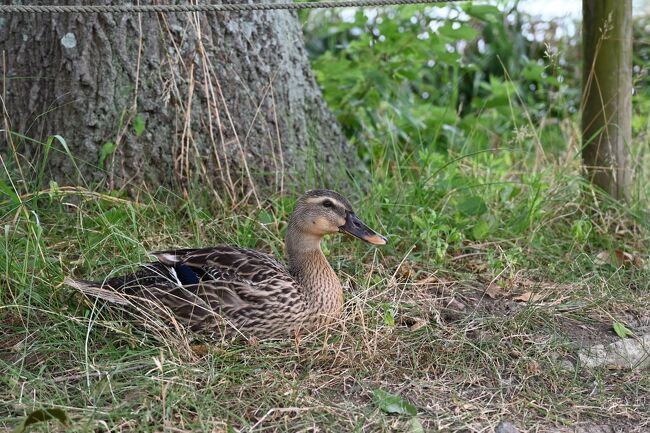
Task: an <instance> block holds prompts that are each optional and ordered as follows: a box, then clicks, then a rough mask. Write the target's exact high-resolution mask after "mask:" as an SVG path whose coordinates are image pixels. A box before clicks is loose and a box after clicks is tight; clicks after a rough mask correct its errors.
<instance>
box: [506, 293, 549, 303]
mask: <svg viewBox="0 0 650 433" xmlns="http://www.w3.org/2000/svg"><path fill="white" fill-rule="evenodd" d="M544 298H545V296H544V295H542V294H540V293H533V292H525V293H522V294H521V295H519V296H515V297H514V298H512V300H513V301H520V302H538V301H541V300H543V299H544Z"/></svg>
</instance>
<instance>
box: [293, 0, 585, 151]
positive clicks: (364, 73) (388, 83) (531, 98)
mask: <svg viewBox="0 0 650 433" xmlns="http://www.w3.org/2000/svg"><path fill="white" fill-rule="evenodd" d="M513 17H514V18H513ZM323 21H325V22H327V25H323V24H322V23H323ZM523 22H524V17H522V16H521V14H518V13H517V12H516V10H515V11H509V12H506V11H504V10H501V9H499V8H497V7H495V6H490V5H472V4H465V5H450V6H445V7H444V8H443V7H437V6H431V7H417V6H413V7H402V8H399V9H385V10H381V11H374V10H373V11H366V12H365V13H364V12H363V11H357V13H356V14H355V15H354V17H353V19H352V18H351V17H343V16H341V15H337V14H336V13H332V12H314V13H312V14H311V15H310V16H309V19H308V20H307V21H306V28H307V36H308V37H307V44H308V47H309V49H310V53H311V54H312V56H314V68H315V70H316V76H317V79H318V81H319V83H320V84H321V86H322V87H323V89H324V95H325V97H326V98H327V101H328V103H329V104H330V106H331V107H332V108H333V109H334V111H335V112H336V113H337V116H338V118H339V121H340V122H341V124H342V125H343V127H344V129H345V132H346V133H347V135H348V137H349V138H350V139H351V140H353V141H354V142H356V143H357V144H358V146H359V151H360V153H361V155H362V156H364V157H365V158H366V159H368V160H370V159H372V155H373V153H374V150H373V147H374V146H376V145H381V144H382V143H384V142H385V141H386V139H387V137H391V138H392V139H393V140H395V141H397V143H398V145H399V147H400V148H401V149H402V148H403V149H406V150H414V149H416V148H420V147H423V148H433V149H435V150H438V151H446V150H448V149H454V150H456V151H461V150H462V151H464V152H467V151H474V150H478V149H487V148H491V147H494V146H502V145H509V144H510V142H511V141H513V140H515V139H516V137H517V134H518V128H520V127H522V126H525V124H526V119H530V120H531V121H532V122H534V124H535V125H539V124H541V123H542V121H543V120H544V119H547V118H549V117H553V118H571V117H573V116H574V113H575V112H576V110H577V106H578V95H579V92H578V89H579V86H575V84H576V77H575V70H573V69H571V68H570V67H568V66H566V65H567V62H566V61H565V59H564V58H563V57H560V56H559V55H557V54H554V53H557V52H559V50H560V49H564V48H565V47H568V48H569V49H570V50H571V52H570V53H566V54H567V55H572V54H573V52H574V51H575V47H574V46H572V45H570V43H569V42H568V41H567V40H565V39H559V38H555V39H552V40H551V41H550V43H551V44H554V45H553V47H548V50H547V47H543V48H542V46H541V44H540V43H538V42H536V41H535V40H534V39H533V40H530V39H529V38H527V37H525V36H524V35H523V30H524V24H523ZM528 31H534V32H540V30H537V29H528ZM563 65H564V66H563ZM511 77H516V80H514V81H513V80H512V79H511ZM522 121H523V124H522ZM540 133H541V134H556V135H557V134H558V133H559V126H558V125H557V124H554V123H553V122H550V123H548V124H547V125H545V126H544V128H543V130H542V131H540ZM520 144H522V145H524V150H530V148H531V147H530V146H532V145H533V144H534V141H533V140H527V142H526V143H520Z"/></svg>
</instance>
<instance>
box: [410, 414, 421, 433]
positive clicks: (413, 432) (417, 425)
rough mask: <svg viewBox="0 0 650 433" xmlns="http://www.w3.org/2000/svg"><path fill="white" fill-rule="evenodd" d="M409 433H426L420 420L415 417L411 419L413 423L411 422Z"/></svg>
mask: <svg viewBox="0 0 650 433" xmlns="http://www.w3.org/2000/svg"><path fill="white" fill-rule="evenodd" d="M408 431H409V433H424V427H422V423H421V422H420V420H419V419H417V418H415V417H414V418H411V422H409V430H408Z"/></svg>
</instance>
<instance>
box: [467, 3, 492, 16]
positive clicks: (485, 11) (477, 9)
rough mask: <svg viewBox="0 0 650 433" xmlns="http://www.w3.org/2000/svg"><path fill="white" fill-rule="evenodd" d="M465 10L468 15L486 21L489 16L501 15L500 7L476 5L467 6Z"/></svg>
mask: <svg viewBox="0 0 650 433" xmlns="http://www.w3.org/2000/svg"><path fill="white" fill-rule="evenodd" d="M463 9H464V10H465V12H466V13H467V15H469V16H471V17H474V18H478V19H482V20H484V19H485V18H486V17H487V16H488V15H500V14H501V11H500V10H499V8H498V7H496V6H492V5H476V4H472V3H469V4H466V5H464V7H463Z"/></svg>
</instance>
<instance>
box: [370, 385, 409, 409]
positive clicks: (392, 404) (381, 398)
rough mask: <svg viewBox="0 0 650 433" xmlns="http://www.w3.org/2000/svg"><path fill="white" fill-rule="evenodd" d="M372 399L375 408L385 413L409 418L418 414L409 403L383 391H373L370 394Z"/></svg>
mask: <svg viewBox="0 0 650 433" xmlns="http://www.w3.org/2000/svg"><path fill="white" fill-rule="evenodd" d="M372 398H373V400H374V402H375V404H376V405H377V407H378V408H379V409H381V410H382V411H384V412H386V413H398V414H402V415H411V416H415V415H417V414H418V411H417V409H416V408H415V406H413V405H412V404H411V403H409V402H408V401H406V400H404V399H402V398H401V397H400V396H398V395H393V394H390V393H388V392H386V391H384V390H383V389H376V390H374V391H373V392H372Z"/></svg>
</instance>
